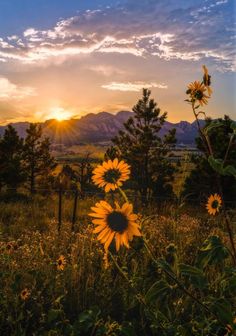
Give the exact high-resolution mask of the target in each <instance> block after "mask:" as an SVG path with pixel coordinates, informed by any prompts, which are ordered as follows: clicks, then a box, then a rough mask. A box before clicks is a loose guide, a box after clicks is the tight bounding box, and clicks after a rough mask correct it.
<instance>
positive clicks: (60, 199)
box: [57, 184, 62, 233]
mask: <svg viewBox="0 0 236 336" xmlns="http://www.w3.org/2000/svg"><path fill="white" fill-rule="evenodd" d="M61 223H62V186H61V184H60V187H59V193H58V228H57V229H58V233H60V231H61Z"/></svg>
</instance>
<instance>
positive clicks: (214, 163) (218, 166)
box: [208, 155, 224, 175]
mask: <svg viewBox="0 0 236 336" xmlns="http://www.w3.org/2000/svg"><path fill="white" fill-rule="evenodd" d="M208 162H209V164H210V166H211V167H212V168H213V169H214V170H215V171H216V172H217V173H219V174H221V175H224V167H223V160H221V159H215V158H214V157H213V156H212V155H210V156H209V158H208Z"/></svg>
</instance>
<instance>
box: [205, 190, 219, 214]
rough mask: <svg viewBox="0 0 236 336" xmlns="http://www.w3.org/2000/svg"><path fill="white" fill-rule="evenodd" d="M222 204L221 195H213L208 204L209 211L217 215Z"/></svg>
mask: <svg viewBox="0 0 236 336" xmlns="http://www.w3.org/2000/svg"><path fill="white" fill-rule="evenodd" d="M221 204H222V200H221V197H220V196H219V195H218V194H214V195H211V196H210V197H209V198H208V200H207V204H206V208H207V211H208V213H209V214H210V215H215V214H216V213H217V212H219V211H220V207H221Z"/></svg>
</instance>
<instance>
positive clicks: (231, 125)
mask: <svg viewBox="0 0 236 336" xmlns="http://www.w3.org/2000/svg"><path fill="white" fill-rule="evenodd" d="M230 128H231V129H232V130H233V132H234V134H236V122H235V121H232V122H231V124H230Z"/></svg>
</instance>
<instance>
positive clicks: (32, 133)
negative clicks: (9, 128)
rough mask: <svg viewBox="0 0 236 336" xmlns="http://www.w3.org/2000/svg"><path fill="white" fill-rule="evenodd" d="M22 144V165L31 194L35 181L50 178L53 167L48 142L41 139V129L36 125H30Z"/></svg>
mask: <svg viewBox="0 0 236 336" xmlns="http://www.w3.org/2000/svg"><path fill="white" fill-rule="evenodd" d="M26 133H27V135H26V138H25V142H24V165H25V170H26V174H27V180H28V181H29V184H30V191H31V193H34V192H35V185H36V179H37V178H38V177H42V176H43V177H44V179H45V178H46V177H49V176H50V173H51V171H52V169H53V168H54V167H55V162H54V158H53V157H52V156H51V153H50V141H49V139H48V138H43V137H42V128H41V126H40V125H38V124H30V126H29V128H28V129H27V130H26Z"/></svg>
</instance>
